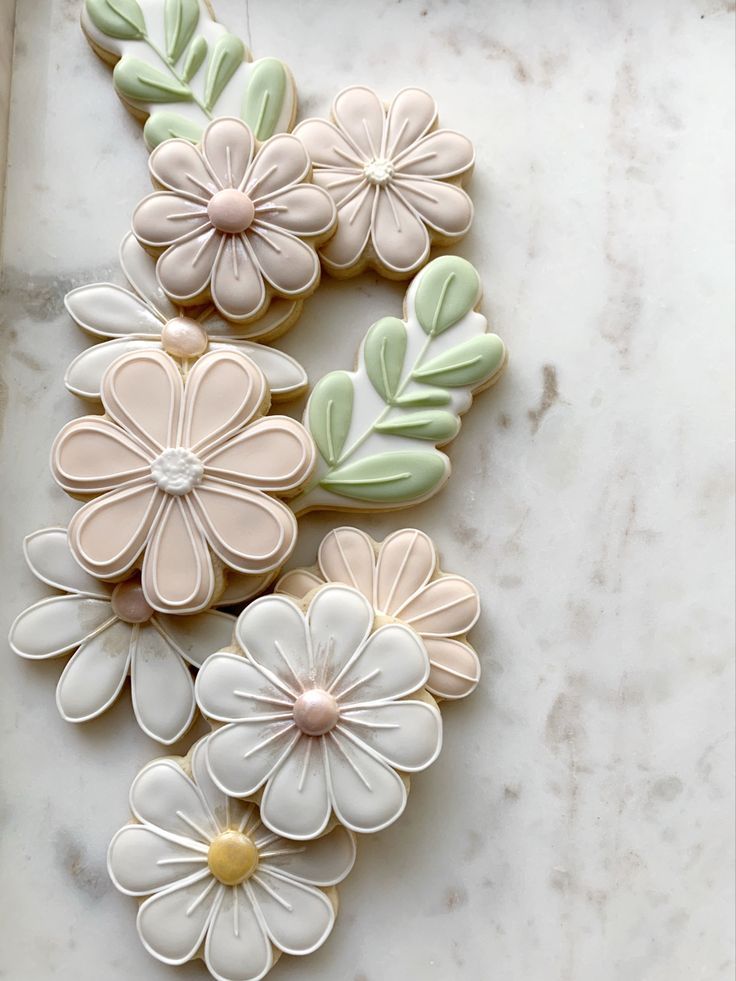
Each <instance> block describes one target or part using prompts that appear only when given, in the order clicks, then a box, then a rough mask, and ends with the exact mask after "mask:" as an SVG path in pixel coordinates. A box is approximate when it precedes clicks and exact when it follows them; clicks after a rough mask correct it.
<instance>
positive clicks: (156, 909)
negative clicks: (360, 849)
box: [107, 739, 355, 981]
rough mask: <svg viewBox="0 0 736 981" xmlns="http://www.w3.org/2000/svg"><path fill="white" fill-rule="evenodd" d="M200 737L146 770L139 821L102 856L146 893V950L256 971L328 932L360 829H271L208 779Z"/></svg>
mask: <svg viewBox="0 0 736 981" xmlns="http://www.w3.org/2000/svg"><path fill="white" fill-rule="evenodd" d="M205 746H206V739H205V740H200V741H199V742H198V743H196V744H195V746H194V747H193V748H192V749H191V750H190V752H189V754H188V756H187V757H186V758H184V759H182V758H180V757H168V758H164V759H158V760H154V761H153V762H152V763H149V764H148V765H147V766H145V767H144V768H143V769H142V770H141V772H140V773H139V774H138V776H137V777H136V778H135V780H134V781H133V784H132V786H131V788H130V809H131V811H132V812H133V821H132V822H131V823H130V824H126V825H125V826H124V827H123V828H121V829H120V830H119V831H118V832H117V834H116V835H115V836H114V837H113V839H112V841H111V843H110V848H109V851H108V856H107V867H108V871H109V873H110V877H111V879H112V881H113V883H114V885H115V886H116V888H117V889H119V890H120V892H122V893H124V894H125V895H127V896H134V897H136V898H137V899H138V900H139V901H140V906H139V909H138V918H137V927H138V936H139V938H140V940H141V942H142V944H143V946H144V947H145V948H146V950H147V951H148V953H149V954H151V955H152V956H153V957H155V958H156V959H157V960H159V961H162V962H163V963H164V964H171V965H180V964H185V963H187V962H188V961H191V960H194V959H195V958H202V959H203V960H204V963H205V965H206V967H207V969H208V971H209V972H210V974H211V975H212V977H213V978H216V979H217V981H259V979H261V978H263V977H265V976H266V975H267V974H268V973H269V971H270V970H271V968H272V966H273V965H274V964H275V963H276V961H277V960H278V959H279V958H280V956H281V955H282V954H284V953H285V954H291V955H294V956H297V957H302V956H305V955H307V954H311V953H313V952H314V951H315V950H317V949H318V948H319V947H321V946H322V944H323V943H324V941H325V940H326V939H327V937H328V936H329V934H330V933H331V932H332V928H333V926H334V924H335V917H336V915H337V907H338V900H337V891H336V889H335V886H336V885H337V884H338V883H340V882H342V881H343V879H345V878H346V877H347V875H348V874H349V873H350V870H351V869H352V867H353V863H354V861H355V838H354V837H353V835H352V834H351V833H350V831H347V830H346V829H345V828H341V827H334V828H332V829H331V830H329V831H328V832H327V833H326V834H325V835H324V836H323V837H321V838H319V839H317V840H316V841H310V842H293V841H287V840H285V839H283V838H281V837H279V836H277V835H274V834H272V833H271V831H270V830H269V829H268V828H267V827H265V826H264V825H263V823H262V820H261V816H260V814H259V810H258V806H257V805H256V804H255V803H253V802H245V801H239V800H234V799H232V798H229V797H227V796H226V795H225V794H223V793H222V791H221V790H220V789H219V788H218V787H217V786H216V785H215V784H214V783H213V781H212V779H211V777H210V775H209V774H208V772H207V767H206V765H205Z"/></svg>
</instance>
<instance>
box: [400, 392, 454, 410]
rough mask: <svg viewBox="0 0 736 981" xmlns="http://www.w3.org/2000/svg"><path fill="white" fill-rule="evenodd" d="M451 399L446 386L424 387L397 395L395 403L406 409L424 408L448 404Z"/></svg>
mask: <svg viewBox="0 0 736 981" xmlns="http://www.w3.org/2000/svg"><path fill="white" fill-rule="evenodd" d="M449 401H450V393H449V392H446V391H445V390H444V388H429V386H427V387H423V388H420V389H419V390H418V391H416V392H407V393H406V395H399V396H397V397H396V398H395V399H394V401H393V404H394V405H400V406H402V407H403V408H406V409H413V408H423V407H425V406H433V405H447V403H448V402H449Z"/></svg>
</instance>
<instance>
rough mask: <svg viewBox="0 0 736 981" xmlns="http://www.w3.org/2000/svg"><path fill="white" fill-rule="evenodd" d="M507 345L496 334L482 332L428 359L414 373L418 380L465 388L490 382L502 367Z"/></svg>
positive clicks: (415, 378) (413, 376)
mask: <svg viewBox="0 0 736 981" xmlns="http://www.w3.org/2000/svg"><path fill="white" fill-rule="evenodd" d="M505 353H506V348H505V347H504V343H503V341H502V340H501V338H500V337H498V336H497V335H496V334H480V335H479V336H478V337H471V338H470V340H468V341H464V342H463V343H462V344H458V345H457V346H456V347H452V348H450V350H449V351H444V352H443V353H442V354H440V355H438V356H437V357H436V358H433V359H432V360H431V361H426V362H424V364H423V365H422V367H421V368H417V369H416V370H415V371H414V372H413V373H412V378H414V380H415V381H418V382H425V381H426V382H429V383H430V384H433V385H447V386H448V388H466V387H471V386H476V385H479V384H480V383H481V382H484V381H487V380H488V379H489V378H491V376H492V375H494V374H495V373H496V371H497V370H498V369H499V368H500V367H501V365H502V364H503V361H504V358H505Z"/></svg>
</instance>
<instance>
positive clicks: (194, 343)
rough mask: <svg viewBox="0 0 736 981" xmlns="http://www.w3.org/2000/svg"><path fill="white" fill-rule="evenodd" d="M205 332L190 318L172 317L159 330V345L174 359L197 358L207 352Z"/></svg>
mask: <svg viewBox="0 0 736 981" xmlns="http://www.w3.org/2000/svg"><path fill="white" fill-rule="evenodd" d="M207 343H208V337H207V331H206V330H205V329H204V327H202V325H201V324H200V323H199V322H198V321H196V320H192V318H191V317H174V319H173V320H169V321H167V322H166V323H165V324H164V326H163V329H162V330H161V344H162V346H163V349H164V351H166V353H167V354H171V355H173V356H174V357H175V358H198V357H199V355H200V354H204V352H205V351H206V350H207Z"/></svg>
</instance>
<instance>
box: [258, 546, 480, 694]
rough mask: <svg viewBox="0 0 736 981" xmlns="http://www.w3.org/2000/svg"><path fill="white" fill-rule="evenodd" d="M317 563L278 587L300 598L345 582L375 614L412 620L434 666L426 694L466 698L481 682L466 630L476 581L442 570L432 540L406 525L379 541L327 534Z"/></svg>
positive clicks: (474, 607) (476, 609)
mask: <svg viewBox="0 0 736 981" xmlns="http://www.w3.org/2000/svg"><path fill="white" fill-rule="evenodd" d="M317 561H318V564H317V565H316V566H315V567H314V568H311V569H294V570H292V571H291V572H287V573H286V574H285V575H284V576H282V578H281V579H280V580H279V581H278V583H277V584H276V591H277V592H282V593H288V594H289V595H290V596H294V597H295V598H296V599H301V598H302V597H303V596H306V594H307V593H309V592H311V591H312V590H313V589H315V588H316V587H318V586H322V585H323V584H324V583H325V582H342V583H347V585H348V586H353V587H354V588H355V589H358V590H360V592H361V593H362V594H363V595H364V596H365V597H367V599H368V600H369V601H370V602H371V603H372V604H373V608H374V609H375V611H376V613H379V614H384V615H386V616H389V617H392V618H393V619H395V620H400V621H401V622H402V623H406V624H408V625H409V626H410V627H412V628H413V629H414V630H416V631H417V633H418V634H419V635H420V636H421V638H422V640H423V641H424V646H425V647H426V649H427V653H428V654H429V663H430V664H431V666H432V670H431V671H430V672H429V678H428V679H427V684H426V688H427V691H429V692H431V693H432V694H433V695H437V696H438V697H440V698H463V697H464V696H465V695H469V694H470V693H471V692H472V691H474V690H475V688H476V687H477V685H478V681H479V679H480V661H479V660H478V655H477V654H476V652H475V651H474V650H473V648H472V647H471V646H470V644H468V643H467V640H466V639H465V634H466V633H467V632H468V630H470V628H471V627H472V626H473V625H474V624H475V622H476V621H477V619H478V617H479V616H480V599H479V597H478V590H477V589H476V588H475V586H474V585H473V584H472V583H470V582H468V580H467V579H463V578H462V576H455V575H450V574H448V573H446V572H440V569H439V560H438V558H437V550H436V549H435V547H434V544H433V543H432V541H431V539H430V538H428V536H427V535H425V534H424V532H423V531H418V530H417V529H416V528H402V529H401V530H400V531H395V532H394V533H393V534H391V535H389V536H388V538H386V539H385V540H384V541H383V542H382V543H381V544H380V545H379V544H378V543H377V542H374V541H373V539H371V538H369V537H368V535H366V534H365V532H362V531H359V530H358V529H357V528H337V529H335V530H334V531H331V532H329V534H327V535H326V536H325V538H324V540H323V541H322V544H321V545H320V547H319V553H318V556H317Z"/></svg>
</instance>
